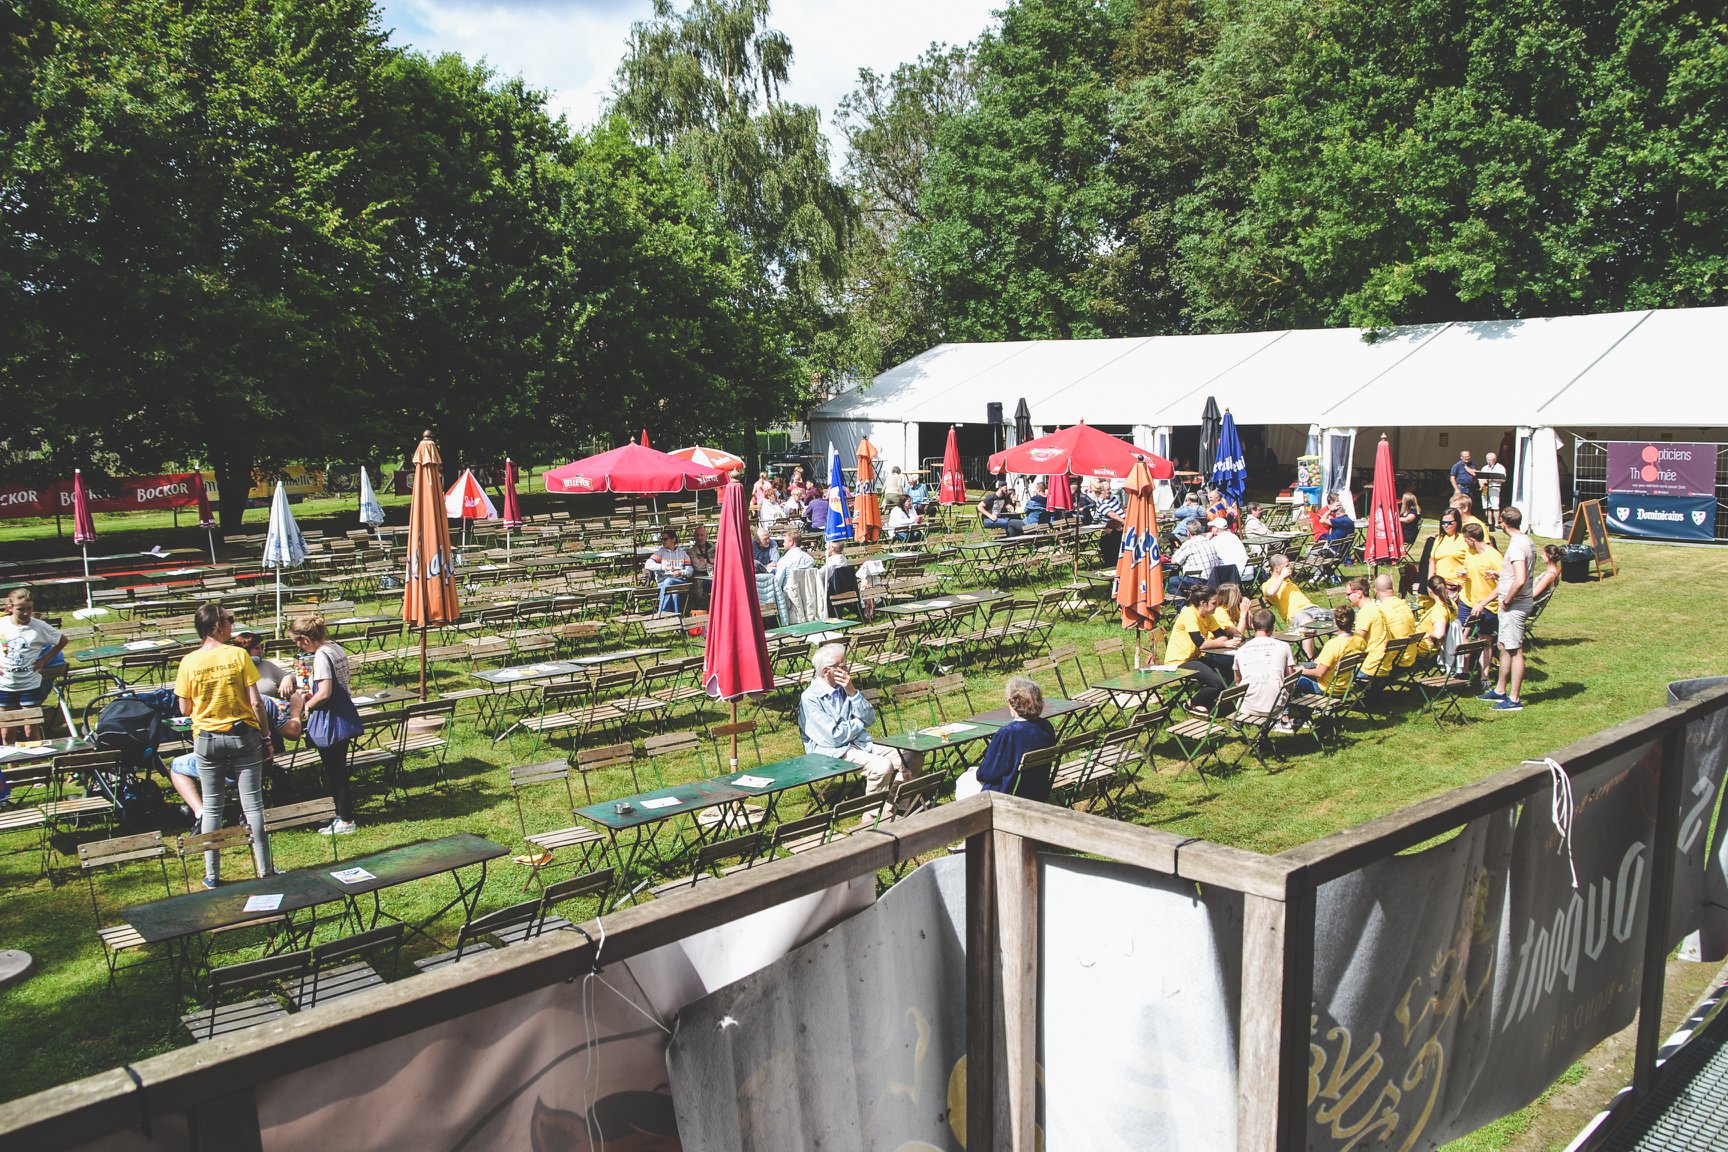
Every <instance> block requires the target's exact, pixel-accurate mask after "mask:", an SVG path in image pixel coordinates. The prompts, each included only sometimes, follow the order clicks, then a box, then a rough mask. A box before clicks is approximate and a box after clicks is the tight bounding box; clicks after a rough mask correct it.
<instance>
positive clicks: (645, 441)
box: [642, 428, 653, 448]
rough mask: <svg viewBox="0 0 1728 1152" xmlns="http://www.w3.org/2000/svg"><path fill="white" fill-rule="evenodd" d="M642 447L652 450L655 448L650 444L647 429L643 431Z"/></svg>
mask: <svg viewBox="0 0 1728 1152" xmlns="http://www.w3.org/2000/svg"><path fill="white" fill-rule="evenodd" d="M642 447H644V448H652V447H653V445H652V444H649V443H648V429H646V428H644V429H642Z"/></svg>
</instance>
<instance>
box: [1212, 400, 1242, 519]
mask: <svg viewBox="0 0 1728 1152" xmlns="http://www.w3.org/2000/svg"><path fill="white" fill-rule="evenodd" d="M1212 487H1214V488H1216V489H1218V491H1220V492H1222V493H1223V494H1224V495H1225V496H1226V497H1227V498H1228V499H1229V501H1230V502H1231V503H1232V504H1237V505H1240V504H1241V503H1242V497H1243V496H1244V495H1245V494H1246V493H1247V491H1248V464H1247V462H1246V461H1244V460H1243V459H1242V436H1241V434H1240V433H1238V432H1237V431H1236V417H1234V416H1232V415H1230V410H1229V409H1228V408H1226V409H1225V410H1224V422H1223V424H1222V425H1220V426H1219V428H1218V454H1217V456H1216V457H1215V458H1214V459H1213V461H1212Z"/></svg>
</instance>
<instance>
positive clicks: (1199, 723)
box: [1164, 661, 1343, 787]
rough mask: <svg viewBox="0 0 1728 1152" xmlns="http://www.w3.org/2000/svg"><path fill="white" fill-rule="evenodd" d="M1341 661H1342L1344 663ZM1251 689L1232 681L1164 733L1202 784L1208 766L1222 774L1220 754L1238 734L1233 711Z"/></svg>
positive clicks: (1204, 781) (1202, 784) (1222, 766)
mask: <svg viewBox="0 0 1728 1152" xmlns="http://www.w3.org/2000/svg"><path fill="white" fill-rule="evenodd" d="M1342 663H1343V662H1342V661H1340V665H1342ZM1247 692H1248V686H1247V685H1246V684H1233V685H1231V686H1230V687H1228V688H1226V689H1224V691H1222V692H1220V693H1219V694H1218V699H1217V700H1215V701H1213V704H1212V710H1211V711H1210V712H1209V713H1207V714H1206V715H1204V716H1185V717H1183V718H1182V719H1180V720H1178V721H1176V722H1175V723H1174V724H1171V725H1170V726H1169V727H1168V728H1166V729H1165V730H1164V731H1165V734H1166V735H1168V736H1169V737H1170V738H1171V739H1172V740H1174V741H1175V742H1176V747H1177V749H1178V750H1179V751H1180V752H1181V753H1182V759H1184V760H1186V761H1187V762H1188V765H1189V767H1191V768H1193V769H1194V772H1195V774H1196V775H1197V776H1199V777H1200V783H1201V786H1202V787H1204V786H1205V783H1206V770H1207V768H1208V767H1211V768H1215V769H1217V770H1218V773H1217V774H1218V775H1220V776H1221V775H1222V770H1223V768H1224V763H1223V761H1222V759H1221V758H1220V753H1221V752H1222V750H1223V748H1224V745H1225V744H1227V743H1228V742H1229V741H1230V740H1231V738H1232V737H1233V736H1235V734H1236V729H1235V728H1234V727H1233V726H1232V724H1231V723H1230V714H1231V713H1232V712H1234V711H1235V710H1236V709H1237V707H1238V706H1240V704H1241V703H1242V697H1243V696H1244V695H1246V694H1247Z"/></svg>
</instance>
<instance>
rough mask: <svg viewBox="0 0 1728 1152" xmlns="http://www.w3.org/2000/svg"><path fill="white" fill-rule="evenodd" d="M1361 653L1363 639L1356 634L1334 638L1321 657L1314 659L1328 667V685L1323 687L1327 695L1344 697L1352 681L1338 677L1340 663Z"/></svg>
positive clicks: (1327, 642) (1321, 652)
mask: <svg viewBox="0 0 1728 1152" xmlns="http://www.w3.org/2000/svg"><path fill="white" fill-rule="evenodd" d="M1360 651H1362V637H1360V636H1358V635H1356V633H1354V632H1351V633H1349V634H1347V635H1338V636H1334V637H1332V639H1330V640H1328V641H1326V646H1325V647H1324V648H1322V649H1320V655H1318V656H1316V657H1315V658H1314V663H1316V664H1323V665H1325V666H1326V683H1325V684H1324V685H1323V687H1324V688H1325V689H1326V694H1327V695H1329V696H1342V695H1344V690H1345V689H1346V688H1348V687H1349V686H1350V681H1349V679H1348V678H1347V677H1344V676H1339V675H1337V672H1338V662H1339V661H1340V660H1342V659H1344V658H1345V657H1346V656H1351V655H1354V654H1355V653H1357V652H1360ZM1364 663H1366V661H1364Z"/></svg>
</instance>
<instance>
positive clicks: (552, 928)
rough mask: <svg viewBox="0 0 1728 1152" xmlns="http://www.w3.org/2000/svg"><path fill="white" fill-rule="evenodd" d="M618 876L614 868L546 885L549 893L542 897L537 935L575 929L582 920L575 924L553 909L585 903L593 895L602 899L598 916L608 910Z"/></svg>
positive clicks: (535, 932) (599, 903)
mask: <svg viewBox="0 0 1728 1152" xmlns="http://www.w3.org/2000/svg"><path fill="white" fill-rule="evenodd" d="M617 881H618V876H617V873H616V872H614V871H613V870H612V869H610V868H601V869H599V870H597V871H594V872H587V873H583V874H582V875H579V876H572V877H570V878H569V879H567V880H559V881H557V882H555V883H552V884H548V885H546V891H545V892H544V893H542V894H541V897H540V919H539V921H538V923H537V924H536V926H535V931H534V934H535V935H536V936H538V935H540V934H541V933H542V932H556V931H560V930H562V929H566V928H569V929H574V928H575V927H576V924H577V923H578V922H579V921H572V920H570V919H569V918H567V917H565V916H560V915H556V914H554V912H553V909H555V908H558V907H560V906H562V905H565V904H569V903H571V902H572V901H575V900H582V899H585V898H587V897H589V896H598V897H599V898H600V899H599V900H598V902H596V904H595V907H594V914H595V915H596V916H599V915H603V914H604V913H605V911H606V904H607V898H608V897H610V896H611V895H612V888H613V886H614V885H615V884H616V883H617Z"/></svg>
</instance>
